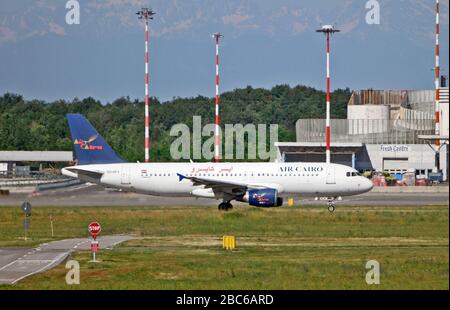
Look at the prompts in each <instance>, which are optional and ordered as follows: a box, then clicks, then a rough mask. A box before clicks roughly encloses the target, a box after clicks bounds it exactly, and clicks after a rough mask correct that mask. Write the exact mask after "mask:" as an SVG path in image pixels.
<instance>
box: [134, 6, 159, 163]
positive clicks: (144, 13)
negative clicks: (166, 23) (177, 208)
mask: <svg viewBox="0 0 450 310" xmlns="http://www.w3.org/2000/svg"><path fill="white" fill-rule="evenodd" d="M136 14H137V15H138V16H139V19H144V20H145V142H144V148H145V162H146V163H147V162H149V161H150V130H149V123H150V117H149V113H148V104H149V100H148V83H149V82H148V20H149V19H153V17H152V16H153V15H155V13H154V12H153V11H152V10H151V9H148V8H142V9H141V10H140V11H138V12H137V13H136Z"/></svg>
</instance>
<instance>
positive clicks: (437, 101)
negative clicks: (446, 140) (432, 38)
mask: <svg viewBox="0 0 450 310" xmlns="http://www.w3.org/2000/svg"><path fill="white" fill-rule="evenodd" d="M435 73H436V80H435V114H436V116H435V118H436V127H435V135H436V136H439V135H440V131H441V129H440V118H441V115H440V94H439V88H440V85H439V78H440V68H439V0H436V69H435ZM434 144H435V150H436V155H435V156H436V159H435V170H436V172H439V169H440V158H439V155H440V151H439V150H440V147H441V140H440V139H436V140H435V141H434Z"/></svg>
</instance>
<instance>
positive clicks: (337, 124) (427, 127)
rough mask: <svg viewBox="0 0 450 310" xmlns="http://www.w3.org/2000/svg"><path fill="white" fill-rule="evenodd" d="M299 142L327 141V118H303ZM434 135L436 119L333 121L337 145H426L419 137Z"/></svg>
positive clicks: (300, 125)
mask: <svg viewBox="0 0 450 310" xmlns="http://www.w3.org/2000/svg"><path fill="white" fill-rule="evenodd" d="M296 131H297V142H323V141H325V120H324V119H300V120H298V121H297V123H296ZM430 134H434V120H432V119H414V120H403V119H397V120H386V119H352V120H347V119H333V120H331V139H332V141H333V142H347V143H366V144H424V143H426V141H424V140H421V139H418V136H419V135H430Z"/></svg>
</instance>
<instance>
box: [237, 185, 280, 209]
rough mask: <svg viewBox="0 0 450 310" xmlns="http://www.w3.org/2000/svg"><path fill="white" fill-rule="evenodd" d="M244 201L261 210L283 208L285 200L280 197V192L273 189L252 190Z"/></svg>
mask: <svg viewBox="0 0 450 310" xmlns="http://www.w3.org/2000/svg"><path fill="white" fill-rule="evenodd" d="M242 201H245V202H248V204H249V205H251V206H254V207H260V208H273V207H281V206H282V205H283V198H281V197H278V191H277V190H276V189H272V188H264V189H251V190H248V191H247V193H246V194H245V195H244V196H243V197H242Z"/></svg>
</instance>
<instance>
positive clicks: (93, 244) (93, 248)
mask: <svg viewBox="0 0 450 310" xmlns="http://www.w3.org/2000/svg"><path fill="white" fill-rule="evenodd" d="M99 249H100V247H99V245H98V241H92V242H91V251H92V252H94V253H96V252H98V250H99Z"/></svg>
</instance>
